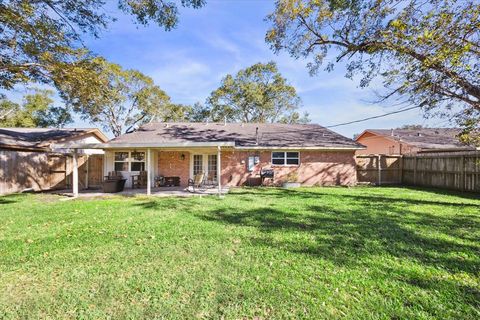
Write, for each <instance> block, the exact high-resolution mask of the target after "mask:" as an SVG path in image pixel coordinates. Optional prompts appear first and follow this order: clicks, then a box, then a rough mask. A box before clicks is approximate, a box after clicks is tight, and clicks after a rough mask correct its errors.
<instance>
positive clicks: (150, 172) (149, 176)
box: [147, 149, 152, 195]
mask: <svg viewBox="0 0 480 320" xmlns="http://www.w3.org/2000/svg"><path fill="white" fill-rule="evenodd" d="M151 166H152V157H151V155H150V149H147V195H151V194H152V186H151V180H152V177H151V175H152V168H151Z"/></svg>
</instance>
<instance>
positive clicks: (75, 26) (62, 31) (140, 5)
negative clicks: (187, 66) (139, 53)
mask: <svg viewBox="0 0 480 320" xmlns="http://www.w3.org/2000/svg"><path fill="white" fill-rule="evenodd" d="M117 1H118V7H119V8H120V10H122V11H123V12H125V13H127V14H130V15H132V16H133V17H134V19H135V21H136V22H137V23H139V24H143V25H145V24H148V23H149V22H153V23H155V24H157V25H159V26H162V27H163V28H164V29H166V30H170V29H172V28H174V27H175V26H176V25H177V23H178V13H179V9H178V8H179V6H183V7H193V8H199V7H201V6H203V5H204V3H205V0H117ZM105 6H106V1H102V0H35V1H32V0H2V1H0V88H3V89H11V88H12V87H13V86H14V85H15V84H17V83H22V82H32V81H35V82H43V83H49V84H54V85H58V84H59V83H62V82H65V81H66V80H69V79H71V77H72V75H71V74H73V75H80V76H82V77H84V79H83V80H84V81H86V80H88V79H90V78H91V76H85V75H84V74H83V73H81V72H79V69H82V68H85V69H86V70H87V72H88V71H89V70H91V69H92V68H95V66H91V65H90V63H91V62H92V54H91V53H90V52H89V50H88V49H87V48H86V47H85V46H84V43H83V41H82V37H83V36H85V35H90V36H94V37H98V36H99V35H100V33H101V31H102V30H104V29H105V28H107V27H108V24H109V23H110V22H111V21H113V20H114V19H113V18H112V17H110V16H109V15H108V14H107V12H108V10H106V8H105Z"/></svg>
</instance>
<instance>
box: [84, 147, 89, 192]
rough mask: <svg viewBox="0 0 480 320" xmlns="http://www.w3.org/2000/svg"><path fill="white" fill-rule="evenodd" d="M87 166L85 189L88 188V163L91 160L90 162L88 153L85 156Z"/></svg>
mask: <svg viewBox="0 0 480 320" xmlns="http://www.w3.org/2000/svg"><path fill="white" fill-rule="evenodd" d="M85 157H86V158H85V167H86V170H85V189H88V171H89V170H88V165H89V162H88V158H89V155H88V154H87V155H86V156H85Z"/></svg>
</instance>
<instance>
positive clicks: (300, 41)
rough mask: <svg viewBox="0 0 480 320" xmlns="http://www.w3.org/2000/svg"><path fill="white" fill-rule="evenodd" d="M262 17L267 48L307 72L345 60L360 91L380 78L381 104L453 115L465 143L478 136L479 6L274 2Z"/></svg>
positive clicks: (436, 0) (467, 0)
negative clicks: (301, 61) (394, 102)
mask: <svg viewBox="0 0 480 320" xmlns="http://www.w3.org/2000/svg"><path fill="white" fill-rule="evenodd" d="M268 20H269V21H270V23H271V28H270V30H269V31H268V33H267V36H266V40H267V42H268V43H270V44H271V46H272V48H273V50H274V51H276V52H280V51H287V52H289V53H290V55H292V56H293V57H295V58H299V57H303V58H307V59H309V60H310V62H309V63H308V67H309V70H310V72H311V73H312V74H315V73H316V72H318V70H319V68H320V67H321V66H324V67H325V68H326V70H332V69H333V67H334V65H335V64H336V63H339V62H342V61H343V60H346V65H347V73H346V75H347V76H348V77H353V76H355V75H359V76H360V77H361V80H360V86H362V87H365V86H368V85H369V84H370V83H371V81H372V80H373V79H375V78H377V77H379V78H380V79H381V80H382V81H383V85H384V87H385V89H386V90H385V92H383V93H382V94H381V100H384V99H400V102H405V103H410V104H414V105H418V106H421V107H423V109H424V110H425V111H426V112H427V114H440V115H443V116H453V118H454V119H456V121H457V122H458V123H459V124H460V125H462V126H463V127H464V128H465V129H466V130H465V135H464V138H466V137H467V136H468V133H470V134H473V136H474V135H475V133H477V134H478V133H479V132H480V120H479V119H480V77H479V76H478V75H479V74H480V63H479V57H480V4H479V3H478V1H472V0H462V1H460V0H458V1H457V0H424V1H418V0H315V1H307V0H277V2H276V8H275V11H274V12H273V13H272V14H271V15H270V16H269V17H268ZM332 49H334V50H333V52H332ZM332 53H333V54H336V57H335V58H333V59H330V56H328V55H329V54H332ZM327 57H329V58H328V59H326V58H327Z"/></svg>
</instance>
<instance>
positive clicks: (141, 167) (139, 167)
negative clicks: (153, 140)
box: [130, 152, 145, 171]
mask: <svg viewBox="0 0 480 320" xmlns="http://www.w3.org/2000/svg"><path fill="white" fill-rule="evenodd" d="M130 160H131V163H130V171H145V152H132V153H131V156H130Z"/></svg>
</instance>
